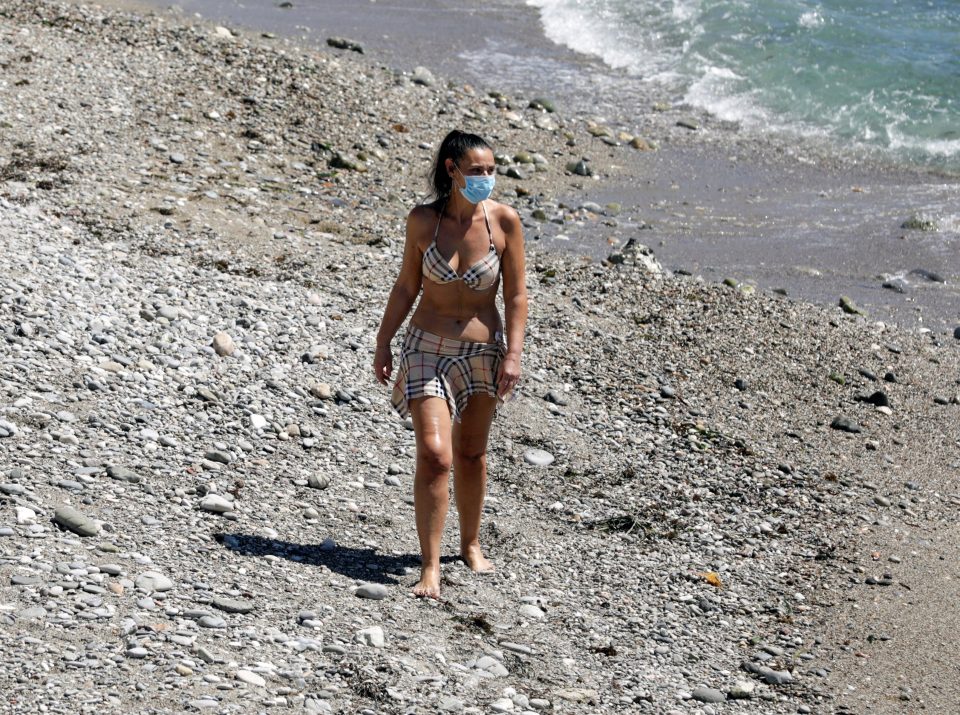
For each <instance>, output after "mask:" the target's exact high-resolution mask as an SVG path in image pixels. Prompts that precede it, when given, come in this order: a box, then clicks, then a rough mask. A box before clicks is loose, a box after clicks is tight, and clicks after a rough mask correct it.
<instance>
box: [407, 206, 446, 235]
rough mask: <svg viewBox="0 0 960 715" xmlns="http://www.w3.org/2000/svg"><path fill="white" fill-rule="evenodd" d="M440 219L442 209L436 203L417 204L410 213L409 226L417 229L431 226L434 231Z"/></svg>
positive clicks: (408, 215) (408, 217) (408, 216)
mask: <svg viewBox="0 0 960 715" xmlns="http://www.w3.org/2000/svg"><path fill="white" fill-rule="evenodd" d="M439 217H440V208H439V206H437V205H436V202H431V203H428V204H417V205H416V206H414V207H413V208H412V209H410V213H409V214H407V224H408V225H410V226H412V227H415V228H424V227H427V226H429V227H430V230H431V231H432V230H433V224H435V223H436V222H437V219H438V218H439Z"/></svg>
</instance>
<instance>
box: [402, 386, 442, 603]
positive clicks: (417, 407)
mask: <svg viewBox="0 0 960 715" xmlns="http://www.w3.org/2000/svg"><path fill="white" fill-rule="evenodd" d="M410 415H411V417H412V418H413V430H414V433H415V434H416V436H417V472H416V475H415V476H414V478H413V509H414V512H415V513H416V521H417V536H419V537H420V564H421V566H420V581H419V582H418V583H417V585H416V586H414V588H413V592H414V593H415V594H416V595H418V596H426V597H429V598H439V597H440V541H441V539H442V538H443V524H444V521H446V518H447V505H448V504H449V501H450V491H449V478H450V464H451V447H450V408H449V407H448V406H447V402H446V400H443V399H440V398H439V397H422V398H419V399H416V400H413V401H412V402H411V403H410Z"/></svg>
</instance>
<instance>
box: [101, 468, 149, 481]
mask: <svg viewBox="0 0 960 715" xmlns="http://www.w3.org/2000/svg"><path fill="white" fill-rule="evenodd" d="M107 476H108V477H110V478H111V479H118V480H120V481H122V482H130V483H131V484H137V483H139V482H141V481H142V477H141V476H140V475H139V474H137V473H136V472H134V471H133V470H132V469H127V468H126V467H119V466H117V465H114V464H111V465H110V466H109V467H107Z"/></svg>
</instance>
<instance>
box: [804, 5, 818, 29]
mask: <svg viewBox="0 0 960 715" xmlns="http://www.w3.org/2000/svg"><path fill="white" fill-rule="evenodd" d="M799 24H800V27H806V28H808V29H811V30H812V29H813V28H815V27H820V26H821V25H823V15H821V14H820V10H819V9H816V10H810V11H808V12H805V13H803V14H802V15H801V16H800V20H799Z"/></svg>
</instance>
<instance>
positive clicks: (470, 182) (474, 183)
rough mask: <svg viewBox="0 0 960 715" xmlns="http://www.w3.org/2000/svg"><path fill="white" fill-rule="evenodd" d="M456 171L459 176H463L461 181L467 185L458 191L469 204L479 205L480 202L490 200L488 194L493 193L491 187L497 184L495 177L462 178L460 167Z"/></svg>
mask: <svg viewBox="0 0 960 715" xmlns="http://www.w3.org/2000/svg"><path fill="white" fill-rule="evenodd" d="M457 171H458V172H460V176H463V180H464V181H465V182H466V184H467V185H466V186H464V187H463V188H462V189H460V193H461V194H463V198H465V199H466V200H467V201H469V202H470V203H471V204H479V203H480V202H481V201H486V200H487V199H489V198H490V194H492V193H493V186H494V184H496V183H497V177H496V175H494V174H491V175H490V176H464V174H463V172H462V171H460V167H457Z"/></svg>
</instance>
